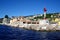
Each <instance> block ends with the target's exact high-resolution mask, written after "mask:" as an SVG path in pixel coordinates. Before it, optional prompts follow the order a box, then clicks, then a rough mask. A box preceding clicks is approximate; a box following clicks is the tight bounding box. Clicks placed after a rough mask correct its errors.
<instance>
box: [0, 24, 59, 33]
mask: <svg viewBox="0 0 60 40" xmlns="http://www.w3.org/2000/svg"><path fill="white" fill-rule="evenodd" d="M0 25H5V26H9V27H14V28H22V29H26V30H34V31H41V32H43V31H44V32H45V31H46V32H54V31H59V32H60V28H58V26H55V27H52V26H51V25H49V26H50V27H47V29H41V27H38V26H37V27H34V26H32V27H28V28H27V27H19V26H12V25H9V24H8V25H6V24H0ZM59 27H60V26H59Z"/></svg>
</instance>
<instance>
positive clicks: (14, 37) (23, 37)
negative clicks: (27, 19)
mask: <svg viewBox="0 0 60 40" xmlns="http://www.w3.org/2000/svg"><path fill="white" fill-rule="evenodd" d="M0 40H60V32H37V31H33V30H26V29H21V28H14V27H10V26H5V25H0Z"/></svg>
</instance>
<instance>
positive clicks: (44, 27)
mask: <svg viewBox="0 0 60 40" xmlns="http://www.w3.org/2000/svg"><path fill="white" fill-rule="evenodd" d="M2 25H4V24H2ZM5 25H7V26H11V27H19V28H23V29H28V30H36V31H40V30H42V31H44V30H46V31H49V30H51V31H54V30H55V31H56V30H59V31H60V26H58V25H56V24H49V25H38V24H28V25H26V24H23V25H17V24H5Z"/></svg>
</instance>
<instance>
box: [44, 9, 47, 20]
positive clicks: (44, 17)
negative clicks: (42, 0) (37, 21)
mask: <svg viewBox="0 0 60 40" xmlns="http://www.w3.org/2000/svg"><path fill="white" fill-rule="evenodd" d="M46 11H47V10H46V8H44V19H46Z"/></svg>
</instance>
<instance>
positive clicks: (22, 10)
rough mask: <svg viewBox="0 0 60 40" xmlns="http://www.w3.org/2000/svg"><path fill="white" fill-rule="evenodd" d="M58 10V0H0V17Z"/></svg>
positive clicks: (59, 0)
mask: <svg viewBox="0 0 60 40" xmlns="http://www.w3.org/2000/svg"><path fill="white" fill-rule="evenodd" d="M44 7H45V8H46V9H47V13H54V12H60V0H0V18H1V17H4V16H5V15H6V14H7V15H9V16H10V17H11V16H26V15H34V14H43V13H44V12H43V8H44Z"/></svg>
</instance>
